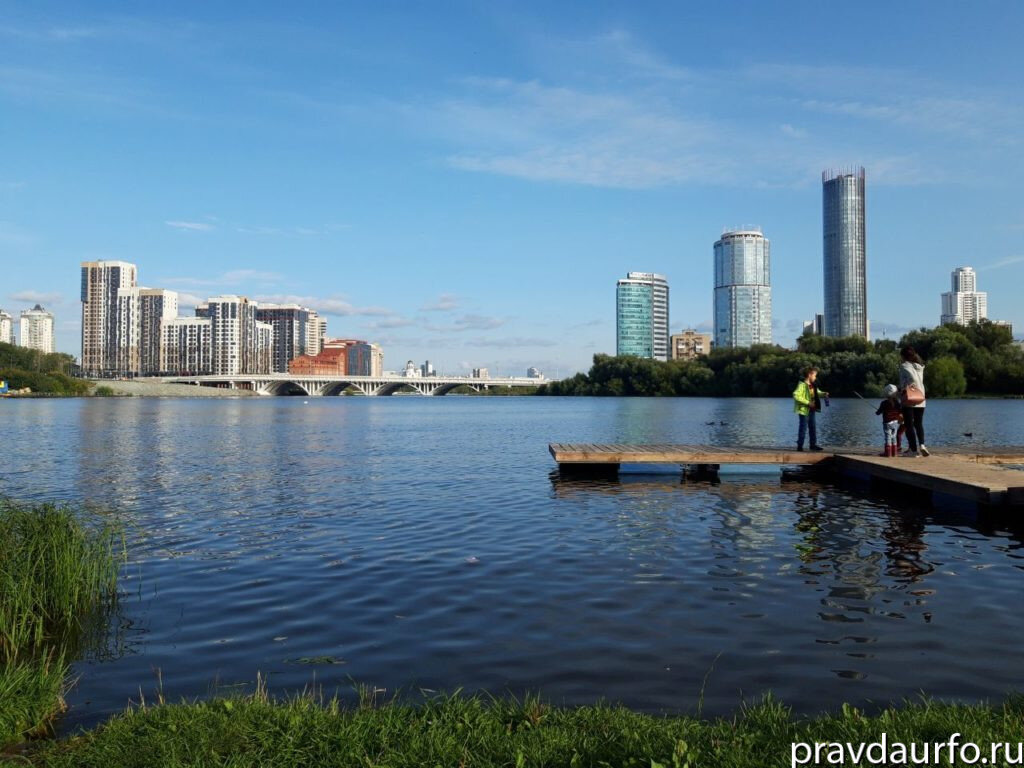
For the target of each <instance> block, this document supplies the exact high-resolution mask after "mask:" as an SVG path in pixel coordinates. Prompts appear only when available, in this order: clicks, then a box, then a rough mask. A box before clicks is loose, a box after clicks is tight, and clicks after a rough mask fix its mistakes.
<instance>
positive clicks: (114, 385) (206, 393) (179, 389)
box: [91, 379, 259, 397]
mask: <svg viewBox="0 0 1024 768" xmlns="http://www.w3.org/2000/svg"><path fill="white" fill-rule="evenodd" d="M91 383H92V384H93V385H94V389H93V394H96V393H97V390H99V389H100V388H103V389H104V390H105V391H104V392H103V393H102V394H105V395H106V396H108V397H259V395H257V394H256V393H255V392H250V391H249V390H247V389H221V388H219V387H197V386H195V385H194V384H167V383H165V382H161V381H147V380H145V379H132V380H125V381H120V380H116V379H104V380H102V381H94V382H91Z"/></svg>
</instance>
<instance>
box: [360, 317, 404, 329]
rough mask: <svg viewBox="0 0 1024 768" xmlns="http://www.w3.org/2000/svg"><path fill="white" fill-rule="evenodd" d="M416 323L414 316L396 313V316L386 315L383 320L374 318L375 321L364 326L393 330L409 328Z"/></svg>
mask: <svg viewBox="0 0 1024 768" xmlns="http://www.w3.org/2000/svg"><path fill="white" fill-rule="evenodd" d="M414 325H416V321H415V320H413V319H412V318H409V317H400V316H398V315H396V316H394V317H386V318H384V319H383V320H374V321H373V322H370V323H367V324H366V325H365V326H364V327H366V328H368V329H369V330H373V331H378V330H380V331H384V330H393V329H395V328H409V327H411V326H414Z"/></svg>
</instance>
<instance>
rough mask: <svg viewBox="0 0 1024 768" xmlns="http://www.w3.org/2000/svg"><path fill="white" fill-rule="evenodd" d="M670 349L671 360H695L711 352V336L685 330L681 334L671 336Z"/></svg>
mask: <svg viewBox="0 0 1024 768" xmlns="http://www.w3.org/2000/svg"><path fill="white" fill-rule="evenodd" d="M670 347H671V350H672V353H671V357H672V359H673V360H696V359H697V358H698V357H703V356H704V355H706V354H708V353H709V352H710V351H711V334H710V333H697V331H695V330H693V329H692V328H687V329H686V330H685V331H683V332H682V333H673V334H672V339H671V344H670Z"/></svg>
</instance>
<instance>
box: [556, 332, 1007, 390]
mask: <svg viewBox="0 0 1024 768" xmlns="http://www.w3.org/2000/svg"><path fill="white" fill-rule="evenodd" d="M907 344H909V345H912V346H913V347H914V348H915V349H916V350H917V352H918V354H920V355H921V357H923V358H924V360H925V363H926V367H925V389H926V390H927V393H928V396H929V397H960V396H962V395H965V394H972V395H1021V394H1024V351H1022V350H1021V348H1020V346H1018V345H1017V344H1015V343H1014V341H1013V336H1012V333H1011V331H1010V329H1009V328H1007V327H1005V326H1000V325H995V324H994V323H992V322H990V321H987V320H982V321H981V322H977V323H972V324H971V325H967V326H961V325H942V326H939V327H937V328H931V329H926V328H921V329H920V330H916V331H911V332H910V333H907V334H905V335H904V336H903V337H902V338H901V339H900V341H899V342H898V343H897V342H896V341H894V340H890V339H879V340H877V341H875V342H869V341H867V340H866V339H862V338H860V337H857V336H851V337H847V338H840V339H834V338H829V337H826V336H816V335H813V334H805V335H803V336H801V337H800V339H799V340H798V342H797V348H796V349H795V350H792V349H785V348H783V347H780V346H776V345H772V344H760V345H755V346H753V347H747V348H742V349H715V350H712V352H711V354H709V355H707V356H705V357H700V358H697V359H696V360H672V361H669V362H661V361H658V360H648V359H644V358H639V357H634V356H630V355H625V356H621V357H616V356H613V355H603V354H598V355H594V363H593V365H592V366H591V368H590V371H589V373H577V374H576V375H575V376H573V377H572V378H568V379H562V380H561V381H554V382H550V383H548V384H546V385H543V386H542V387H540V389H539V390H538V392H537V394H540V395H598V396H659V395H660V396H706V397H739V396H746V397H750V396H753V397H788V396H789V395H790V394H792V392H793V388H794V387H795V386H796V382H797V381H799V380H800V379H801V378H802V377H803V375H804V372H805V371H806V370H807V369H808V368H810V367H812V366H813V367H816V368H817V369H818V371H819V374H818V381H819V382H820V384H821V387H822V389H825V390H827V391H828V392H829V393H830V394H833V395H837V396H853V395H854V393H860V394H862V395H865V396H870V397H880V396H881V392H882V389H883V388H884V387H885V385H886V384H888V383H894V384H895V383H896V382H897V379H898V370H899V366H900V356H899V350H900V349H901V348H902V347H903V346H905V345H907Z"/></svg>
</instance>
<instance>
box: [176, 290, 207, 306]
mask: <svg viewBox="0 0 1024 768" xmlns="http://www.w3.org/2000/svg"><path fill="white" fill-rule="evenodd" d="M205 302H206V299H201V298H199V297H198V296H196V295H195V294H194V293H181V292H179V293H178V306H179V307H195V306H196V305H197V304H204V303H205Z"/></svg>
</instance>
